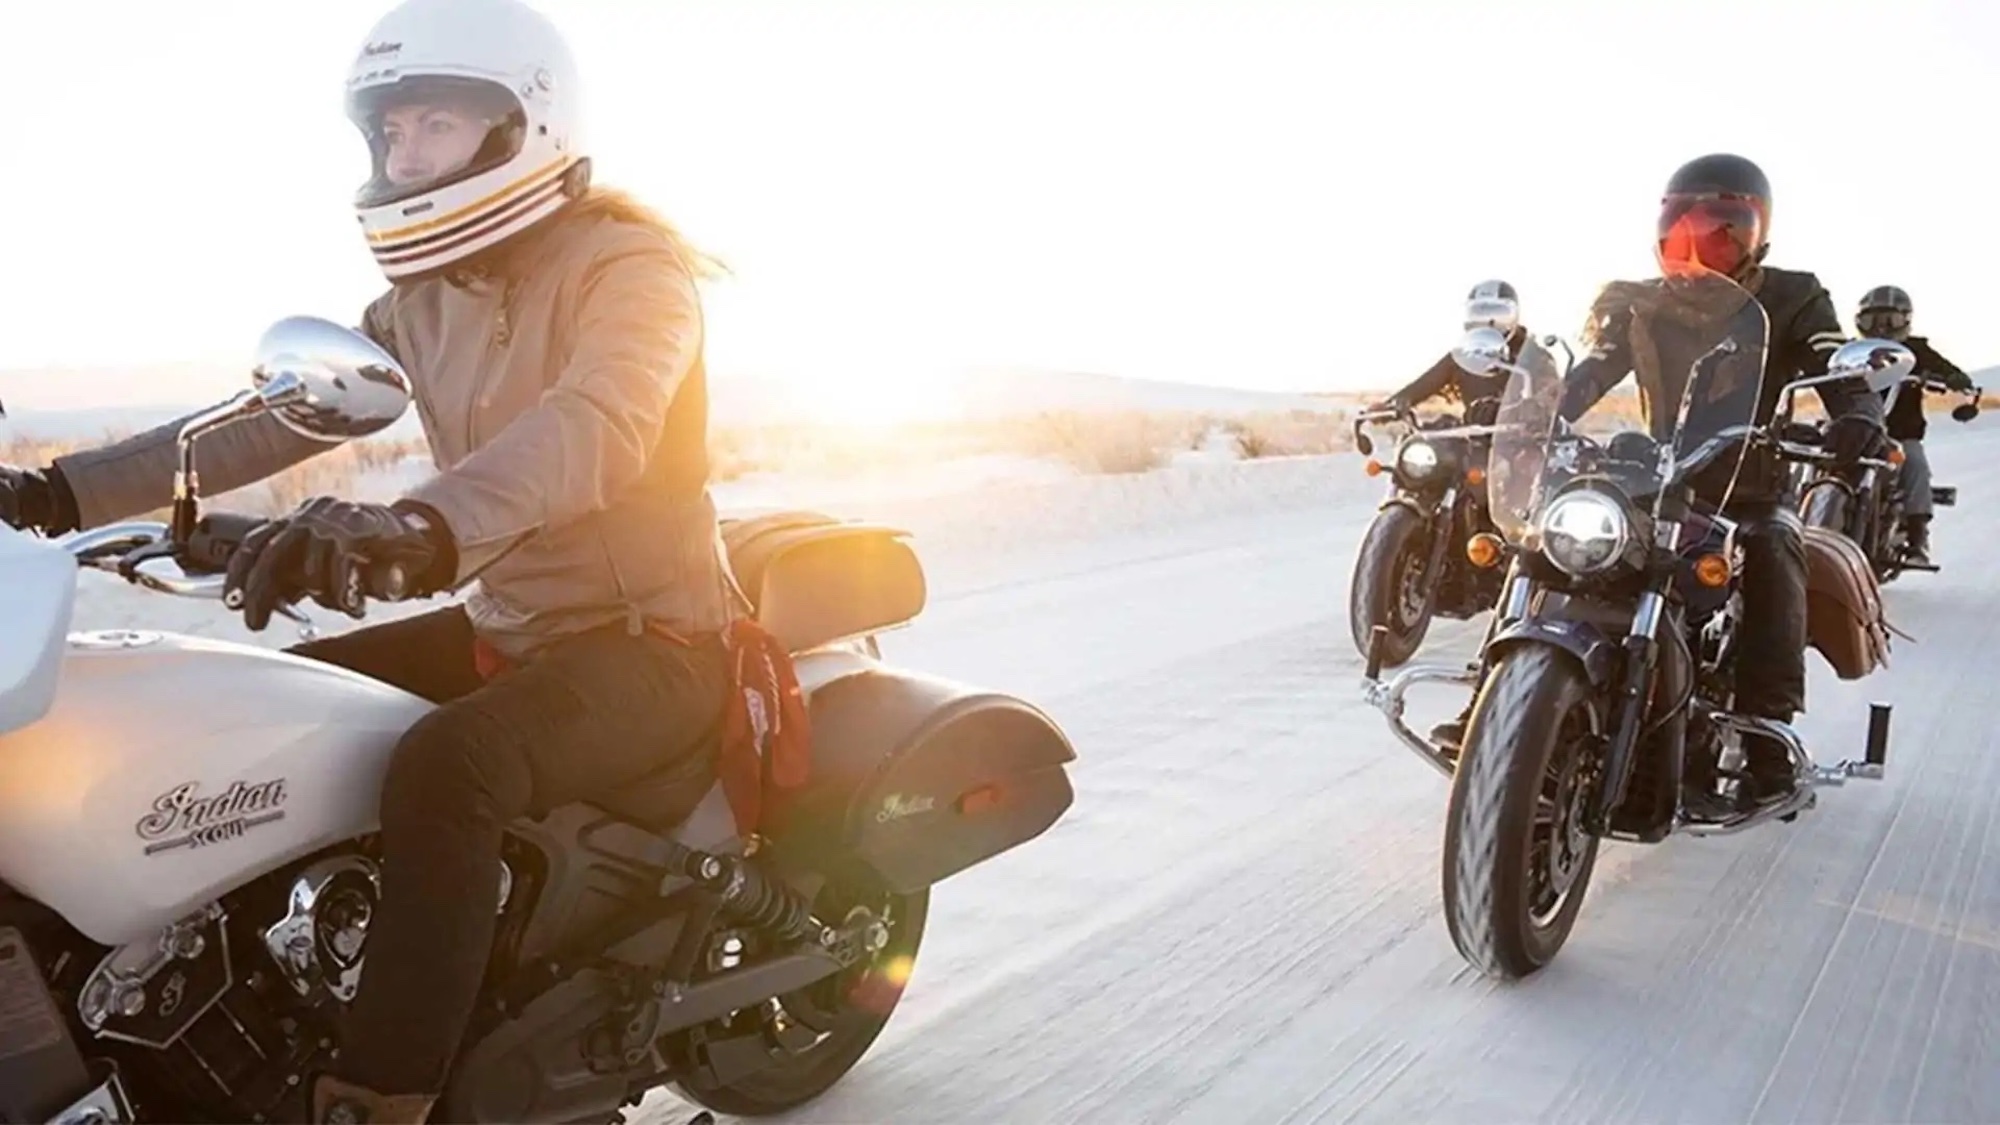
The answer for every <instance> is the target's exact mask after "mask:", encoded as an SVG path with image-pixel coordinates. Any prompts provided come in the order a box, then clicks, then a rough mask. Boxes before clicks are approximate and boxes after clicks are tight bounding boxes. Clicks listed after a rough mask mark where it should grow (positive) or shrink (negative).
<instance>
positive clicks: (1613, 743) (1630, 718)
mask: <svg viewBox="0 0 2000 1125" xmlns="http://www.w3.org/2000/svg"><path fill="white" fill-rule="evenodd" d="M1653 526H1654V537H1653V550H1654V556H1655V559H1656V562H1655V563H1654V566H1653V580H1652V583H1651V584H1650V585H1649V586H1648V587H1647V588H1646V591H1645V592H1644V593H1642V594H1640V595H1639V602H1638V605H1637V606H1635V607H1634V608H1633V611H1632V627H1631V629H1629V630H1627V631H1626V633H1625V639H1624V642H1623V643H1622V645H1621V646H1620V647H1621V649H1622V650H1623V652H1624V659H1623V660H1621V661H1620V662H1619V676H1618V685H1617V694H1616V695H1615V696H1614V697H1613V701H1612V720H1611V730H1610V738H1609V741H1608V742H1607V744H1606V746H1605V751H1604V772H1603V774H1602V776H1601V777H1600V778H1599V780H1598V789H1597V799H1596V800H1595V801H1593V802H1591V805H1590V807H1589V808H1588V809H1586V810H1585V813H1584V829H1585V831H1588V832H1590V833H1591V834H1592V835H1597V836H1602V835H1604V834H1605V833H1606V832H1608V831H1610V827H1611V814H1612V813H1613V812H1614V811H1616V810H1617V808H1618V806H1619V805H1621V804H1624V802H1625V792H1626V790H1627V788H1628V787H1629V786H1630V785H1631V783H1632V767H1633V765H1634V763H1636V762H1637V761H1638V759H1639V737H1640V732H1641V731H1642V730H1644V729H1645V725H1646V717H1647V715H1646V712H1647V703H1648V698H1647V697H1648V696H1649V695H1650V694H1651V693H1650V692H1649V691H1648V690H1647V689H1648V688H1649V687H1650V686H1651V685H1652V683H1653V673H1654V669H1655V667H1656V666H1657V665H1658V664H1659V658H1660V642H1659V632H1660V622H1661V621H1662V620H1664V619H1665V618H1666V612H1667V591H1666V588H1667V585H1668V583H1670V582H1672V581H1673V576H1674V571H1673V558H1674V549H1675V547H1676V546H1677V545H1678V544H1679V542H1680V534H1681V525H1680V521H1678V520H1671V519H1661V520H1659V521H1658V522H1656V523H1655V524H1654V525H1653Z"/></svg>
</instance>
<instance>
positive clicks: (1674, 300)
mask: <svg viewBox="0 0 2000 1125" xmlns="http://www.w3.org/2000/svg"><path fill="white" fill-rule="evenodd" d="M1769 335H1770V329H1769V322H1768V318H1767V317H1766V316H1765V315H1764V309H1763V306H1761V305H1759V304H1758V303H1757V300H1756V298H1755V297H1753V296H1751V294H1750V293H1749V291H1748V290H1746V289H1744V288H1743V287H1742V286H1740V285H1737V284H1736V283H1735V282H1733V281H1731V280H1729V279H1728V278H1727V277H1724V276H1723V275H1721V274H1717V273H1712V272H1709V271H1706V270H1700V271H1698V272H1694V273H1677V274H1675V275H1672V276H1668V277H1661V278H1654V279H1650V280H1646V281H1614V282H1612V283H1611V284H1609V285H1606V286H1605V287H1604V288H1603V289H1601V290H1599V291H1598V294H1597V299H1596V300H1595V301H1594V302H1593V303H1592V306H1591V313H1590V318H1589V321H1588V323H1587V324H1586V326H1585V329H1584V332H1583V338H1582V339H1581V340H1580V341H1579V342H1580V344H1581V345H1582V346H1581V348H1580V349H1579V354H1580V355H1582V356H1583V357H1584V358H1582V359H1581V360H1579V361H1578V363H1577V364H1576V366H1575V367H1574V368H1572V369H1571V370H1570V371H1569V373H1568V374H1567V375H1565V374H1562V373H1560V372H1558V371H1557V369H1556V365H1555V361H1554V359H1553V357H1551V356H1549V355H1548V353H1546V352H1540V350H1539V349H1535V350H1536V351H1537V352H1538V353H1539V354H1537V355H1530V353H1529V350H1528V349H1525V348H1524V349H1523V350H1522V355H1521V359H1520V361H1519V362H1517V363H1516V364H1515V365H1514V370H1512V371H1510V372H1508V382H1507V389H1506V391H1505V392H1503V393H1502V395H1501V399H1500V409H1499V413H1498V417H1497V419H1496V432H1495V433H1494V437H1493V445H1492V450H1491V453H1490V455H1489V463H1488V467H1487V474H1486V476H1487V482H1488V483H1487V487H1488V497H1489V503H1490V504H1491V508H1492V513H1493V520H1494V523H1495V525H1496V526H1497V527H1498V528H1499V530H1500V532H1501V534H1502V535H1504V536H1506V537H1507V539H1508V540H1509V541H1510V542H1513V543H1515V544H1517V545H1524V546H1529V547H1533V546H1534V540H1535V539H1536V535H1535V529H1536V527H1537V525H1538V522H1539V519H1540V516H1541V513H1542V509H1543V508H1545V507H1546V506H1547V505H1548V503H1549V501H1550V500H1552V499H1553V498H1554V497H1555V496H1556V494H1557V493H1559V492H1560V491H1562V490H1563V489H1564V488H1566V487H1568V486H1569V485H1570V484H1571V483H1572V482H1574V481H1577V480H1579V479H1582V478H1586V477H1588V478H1592V479H1594V480H1596V481H1598V482H1600V483H1603V484H1604V485H1606V486H1607V487H1611V488H1615V489H1617V490H1618V491H1620V492H1622V493H1624V494H1625V495H1626V496H1627V497H1629V498H1630V499H1632V500H1633V501H1634V502H1635V503H1638V504H1640V505H1641V506H1642V507H1643V508H1644V509H1646V510H1648V511H1656V510H1657V508H1656V505H1657V503H1658V501H1659V498H1660V496H1661V494H1662V492H1663V489H1662V487H1661V486H1662V485H1663V484H1666V483H1669V482H1677V481H1680V480H1682V479H1689V480H1691V482H1692V483H1693V484H1694V485H1695V488H1696V492H1697V494H1698V495H1699V496H1700V497H1701V498H1702V499H1703V500H1704V501H1706V502H1708V503H1710V504H1713V505H1717V506H1720V505H1721V504H1723V503H1725V502H1726V501H1727V499H1728V494H1729V492H1730V490H1731V489H1733V488H1734V486H1735V481H1736V475H1737V474H1736V471H1737V469H1738V467H1739V466H1740V465H1741V462H1742V456H1743V452H1744V450H1745V449H1747V448H1748V447H1747V444H1746V443H1745V442H1744V440H1743V439H1744V438H1745V437H1747V436H1748V434H1749V431H1750V427H1751V426H1752V424H1753V423H1754V422H1755V420H1756V417H1757V404H1758V401H1759V398H1760V396H1761V393H1762V389H1763V379H1764V356H1765V349H1766V342H1767V339H1768V337H1769ZM1628 378H1630V380H1631V381H1632V382H1634V383H1636V384H1637V386H1636V390H1637V395H1636V398H1635V396H1633V395H1631V394H1630V393H1629V392H1626V391H1625V390H1624V384H1625V383H1626V382H1627V380H1628ZM1606 391H1609V392H1611V393H1608V394H1607V393H1605V392H1606ZM1593 405H1594V406H1595V407H1596V409H1594V410H1588V411H1587V412H1586V408H1587V407H1590V406H1593ZM1579 415H1581V417H1578V416H1579ZM1565 416H1568V417H1571V418H1575V419H1576V421H1575V422H1574V424H1572V423H1569V422H1565V421H1563V418H1564V417H1565Z"/></svg>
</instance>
